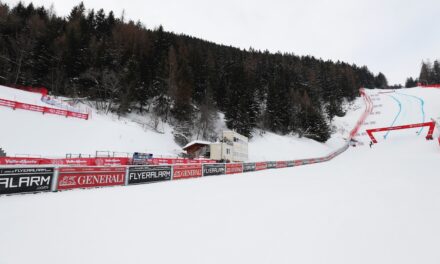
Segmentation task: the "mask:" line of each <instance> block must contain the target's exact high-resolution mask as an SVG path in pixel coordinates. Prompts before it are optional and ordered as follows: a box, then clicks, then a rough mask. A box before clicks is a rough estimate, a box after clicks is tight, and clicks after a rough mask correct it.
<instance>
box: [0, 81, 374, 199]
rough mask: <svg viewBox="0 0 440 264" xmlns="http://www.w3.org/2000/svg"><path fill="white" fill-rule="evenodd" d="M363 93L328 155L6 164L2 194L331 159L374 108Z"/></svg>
mask: <svg viewBox="0 0 440 264" xmlns="http://www.w3.org/2000/svg"><path fill="white" fill-rule="evenodd" d="M360 93H361V95H362V96H363V97H364V100H365V103H366V108H365V110H364V113H363V114H362V116H361V118H360V120H359V121H358V122H357V123H356V126H355V127H354V128H353V130H352V131H351V132H350V137H349V140H348V142H346V143H345V144H344V145H343V146H342V147H341V148H339V149H337V150H336V151H333V152H331V153H330V154H328V155H327V156H323V157H318V158H309V159H299V160H283V161H265V162H246V163H207V164H175V165H153V166H75V167H72V166H70V167H67V166H50V165H48V166H21V167H17V166H3V167H0V195H10V194H23V193H39V192H50V191H52V192H56V191H64V190H72V189H86V188H96V187H110V186H129V185H136V184H147V183H154V182H162V181H172V180H181V179H192V178H199V177H210V176H219V175H229V174H237V173H246V172H253V171H261V170H269V169H281V168H288V167H297V166H304V165H309V164H315V163H321V162H326V161H330V160H332V159H333V158H335V157H336V156H338V155H340V154H341V153H343V152H344V151H346V150H347V149H348V148H349V141H350V140H351V139H353V137H354V136H355V135H356V134H357V133H358V131H359V129H360V127H361V125H362V124H363V123H364V121H365V119H366V118H367V117H368V115H369V114H370V113H371V111H372V104H371V99H370V98H369V96H368V95H367V94H366V93H365V90H364V89H363V88H361V89H360Z"/></svg>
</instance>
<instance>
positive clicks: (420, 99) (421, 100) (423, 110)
mask: <svg viewBox="0 0 440 264" xmlns="http://www.w3.org/2000/svg"><path fill="white" fill-rule="evenodd" d="M396 94H400V95H405V96H408V97H411V98H414V99H416V100H418V101H419V102H420V109H421V110H422V123H424V122H425V118H426V117H425V100H423V99H422V98H420V97H418V96H415V95H410V94H404V93H399V92H396ZM423 129H424V127H421V128H420V130H419V131H418V132H417V135H420V133H422V131H423Z"/></svg>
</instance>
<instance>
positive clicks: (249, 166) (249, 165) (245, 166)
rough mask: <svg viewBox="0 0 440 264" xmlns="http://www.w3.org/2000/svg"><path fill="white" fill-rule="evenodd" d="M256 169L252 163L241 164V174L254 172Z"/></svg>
mask: <svg viewBox="0 0 440 264" xmlns="http://www.w3.org/2000/svg"><path fill="white" fill-rule="evenodd" d="M256 167H257V166H256V163H254V162H249V163H243V172H248V171H255V170H256V169H257V168H256Z"/></svg>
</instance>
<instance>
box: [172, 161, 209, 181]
mask: <svg viewBox="0 0 440 264" xmlns="http://www.w3.org/2000/svg"><path fill="white" fill-rule="evenodd" d="M202 174H203V169H202V165H174V168H173V180H179V179H189V178H198V177H202Z"/></svg>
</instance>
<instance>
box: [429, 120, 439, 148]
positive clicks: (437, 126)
mask: <svg viewBox="0 0 440 264" xmlns="http://www.w3.org/2000/svg"><path fill="white" fill-rule="evenodd" d="M431 120H432V122H434V124H435V127H436V128H437V131H438V132H437V133H438V138H437V140H438V144H439V145H440V124H439V122H437V121H436V120H435V119H434V118H432V119H431Z"/></svg>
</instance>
